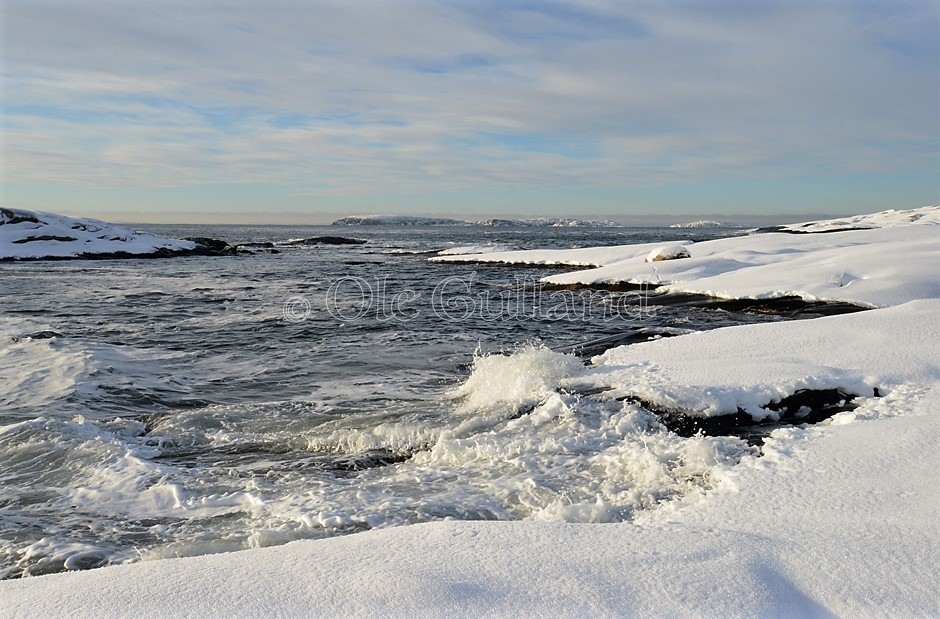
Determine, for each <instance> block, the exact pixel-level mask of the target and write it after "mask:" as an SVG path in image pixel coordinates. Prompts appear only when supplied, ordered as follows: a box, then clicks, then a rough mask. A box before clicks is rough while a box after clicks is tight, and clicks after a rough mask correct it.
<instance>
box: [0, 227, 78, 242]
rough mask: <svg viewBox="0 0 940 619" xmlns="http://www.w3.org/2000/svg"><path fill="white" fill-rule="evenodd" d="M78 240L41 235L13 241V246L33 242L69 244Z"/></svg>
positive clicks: (69, 237) (68, 237)
mask: <svg viewBox="0 0 940 619" xmlns="http://www.w3.org/2000/svg"><path fill="white" fill-rule="evenodd" d="M7 223H9V222H7ZM77 240H78V239H76V238H75V237H71V236H52V235H51V234H40V235H39V236H28V237H26V238H25V239H16V240H15V241H13V244H14V245H22V244H23V243H32V242H33V241H62V242H63V243H68V242H69V241H77Z"/></svg>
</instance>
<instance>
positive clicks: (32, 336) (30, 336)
mask: <svg viewBox="0 0 940 619" xmlns="http://www.w3.org/2000/svg"><path fill="white" fill-rule="evenodd" d="M54 337H62V334H61V333H59V332H57V331H37V332H36V333H27V334H26V335H21V336H19V337H14V338H11V339H12V340H13V341H14V342H19V341H20V340H50V339H52V338H54Z"/></svg>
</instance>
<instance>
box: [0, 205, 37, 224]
mask: <svg viewBox="0 0 940 619" xmlns="http://www.w3.org/2000/svg"><path fill="white" fill-rule="evenodd" d="M24 223H29V224H38V223H40V222H39V219H37V218H36V215H34V214H33V213H32V212H30V211H21V210H19V209H15V208H0V226H2V225H4V224H24Z"/></svg>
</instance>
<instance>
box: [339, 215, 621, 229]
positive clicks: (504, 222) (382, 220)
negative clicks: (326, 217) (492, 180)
mask: <svg viewBox="0 0 940 619" xmlns="http://www.w3.org/2000/svg"><path fill="white" fill-rule="evenodd" d="M332 225H334V226H485V227H521V228H539V227H549V228H620V227H622V226H621V225H620V224H618V223H617V222H615V221H610V220H594V219H569V218H565V217H538V218H535V219H482V220H480V221H465V220H463V219H451V218H448V217H421V216H414V215H353V216H349V217H343V218H341V219H337V220H336V221H334V222H333V224H332Z"/></svg>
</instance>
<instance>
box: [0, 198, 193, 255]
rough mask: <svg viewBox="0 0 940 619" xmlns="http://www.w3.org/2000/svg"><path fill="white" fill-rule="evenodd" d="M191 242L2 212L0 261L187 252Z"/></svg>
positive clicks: (79, 220) (97, 224)
mask: <svg viewBox="0 0 940 619" xmlns="http://www.w3.org/2000/svg"><path fill="white" fill-rule="evenodd" d="M195 248H196V244H195V243H193V242H192V241H181V240H176V239H166V238H163V237H160V236H157V235H155V234H150V233H147V232H137V231H135V230H132V229H130V228H126V227H124V226H118V225H115V224H109V223H106V222H103V221H99V220H97V219H85V218H79V217H66V216H64V215H56V214H54V213H41V212H33V211H26V210H22V209H8V208H4V209H0V260H23V259H26V260H29V259H36V258H73V257H81V256H83V255H89V254H90V255H95V256H102V255H108V254H118V255H122V254H133V255H143V254H154V253H158V252H185V251H190V250H193V249H195Z"/></svg>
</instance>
